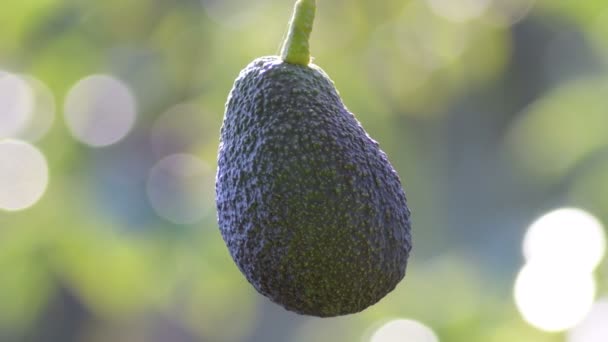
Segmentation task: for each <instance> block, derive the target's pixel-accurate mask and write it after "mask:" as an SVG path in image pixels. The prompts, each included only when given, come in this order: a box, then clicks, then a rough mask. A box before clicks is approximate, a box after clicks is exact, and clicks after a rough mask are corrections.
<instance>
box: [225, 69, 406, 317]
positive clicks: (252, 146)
mask: <svg viewBox="0 0 608 342" xmlns="http://www.w3.org/2000/svg"><path fill="white" fill-rule="evenodd" d="M216 202H217V210H218V221H219V226H220V230H221V233H222V236H223V238H224V241H225V242H226V244H227V246H228V249H229V250H230V254H231V255H232V257H233V259H234V261H235V262H236V264H237V265H238V267H239V268H240V270H241V271H242V273H243V274H244V275H245V276H246V277H247V279H248V280H249V282H250V283H251V284H252V285H253V286H254V287H255V288H256V289H257V290H258V291H259V292H260V293H261V294H263V295H265V296H267V297H268V298H270V299H271V300H272V301H274V302H276V303H278V304H280V305H282V306H283V307H285V308H286V309H287V310H290V311H294V312H297V313H300V314H306V315H313V316H320V317H329V316H338V315H346V314H351V313H355V312H359V311H361V310H363V309H365V308H367V307H368V306H370V305H373V304H375V303H376V302H378V301H379V300H380V299H382V297H384V296H385V295H386V294H387V293H389V292H390V291H392V290H393V289H394V288H395V286H396V285H397V284H398V283H399V281H401V279H402V278H403V277H404V275H405V270H406V265H407V260H408V256H409V253H410V250H411V246H412V244H411V234H410V211H409V209H408V207H407V204H406V199H405V194H404V192H403V189H402V187H401V182H400V180H399V176H398V175H397V173H396V172H395V170H394V169H393V167H392V166H391V164H390V162H389V161H388V159H387V157H386V155H385V154H384V152H382V151H381V150H380V148H379V147H378V143H376V142H375V141H374V140H372V139H371V138H370V137H369V136H368V135H367V133H366V132H365V131H364V129H363V128H362V127H361V125H360V124H359V122H358V121H357V120H356V119H355V117H354V116H353V114H352V113H350V112H349V111H348V110H347V109H346V107H345V106H344V104H343V103H342V100H341V99H340V96H339V95H338V93H337V91H336V89H335V87H334V85H333V82H332V81H331V80H330V78H329V77H328V76H327V75H326V74H325V73H324V72H323V71H322V70H321V69H320V68H318V67H316V66H314V65H312V64H311V65H309V66H300V65H293V64H288V63H285V62H283V61H282V60H281V59H279V58H278V57H262V58H259V59H256V60H255V61H253V62H252V63H251V64H249V65H248V66H247V67H246V68H245V69H244V70H243V71H241V73H240V75H239V77H238V79H237V80H236V81H235V84H234V87H233V89H232V91H231V93H230V96H229V97H228V102H227V104H226V113H225V117H224V123H223V126H222V130H221V141H220V148H219V157H218V172H217V178H216Z"/></svg>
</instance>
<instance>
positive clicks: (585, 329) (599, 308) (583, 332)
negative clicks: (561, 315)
mask: <svg viewBox="0 0 608 342" xmlns="http://www.w3.org/2000/svg"><path fill="white" fill-rule="evenodd" d="M606 341H608V298H604V299H602V300H599V301H597V302H596V303H595V304H594V305H593V308H591V312H589V314H588V315H587V317H586V318H585V319H584V320H583V321H582V322H581V323H580V324H579V325H577V326H576V327H574V328H573V329H572V330H571V331H570V332H569V334H568V342H606Z"/></svg>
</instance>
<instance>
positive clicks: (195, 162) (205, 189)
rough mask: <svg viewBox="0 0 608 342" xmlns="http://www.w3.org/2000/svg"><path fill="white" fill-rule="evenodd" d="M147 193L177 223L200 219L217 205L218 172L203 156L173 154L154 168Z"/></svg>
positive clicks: (151, 171)
mask: <svg viewBox="0 0 608 342" xmlns="http://www.w3.org/2000/svg"><path fill="white" fill-rule="evenodd" d="M147 193H148V199H149V201H150V204H151V205H152V207H153V208H154V210H155V211H156V213H157V214H158V215H159V216H161V217H163V218H165V219H167V220H169V221H170V222H173V223H176V224H192V223H196V222H198V221H200V220H201V219H203V218H204V217H205V216H207V215H208V214H209V213H210V212H211V208H212V207H213V203H214V198H215V197H214V196H215V175H214V174H213V172H212V170H211V168H210V167H209V166H208V165H207V164H206V163H205V162H203V161H202V160H200V159H199V158H197V157H195V156H193V155H189V154H173V155H170V156H168V157H166V158H163V159H161V160H160V161H159V162H158V163H157V164H156V165H155V166H154V167H153V168H152V169H151V170H150V175H149V177H148V183H147Z"/></svg>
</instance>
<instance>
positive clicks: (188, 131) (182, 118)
mask: <svg viewBox="0 0 608 342" xmlns="http://www.w3.org/2000/svg"><path fill="white" fill-rule="evenodd" d="M203 115H204V113H201V110H200V109H199V108H197V107H196V106H194V105H192V104H179V105H176V106H173V107H171V108H170V109H169V110H167V112H166V113H164V114H163V115H161V116H160V117H159V118H158V119H156V121H155V122H154V125H153V126H152V129H151V130H150V145H151V147H152V149H153V151H154V153H155V154H156V156H158V157H164V156H167V155H169V154H173V153H179V152H184V151H190V150H191V149H192V148H193V147H194V146H196V145H197V144H198V143H199V142H200V141H201V140H203V139H204V138H205V137H204V134H202V133H204V127H203V125H204V123H203V120H202V118H203Z"/></svg>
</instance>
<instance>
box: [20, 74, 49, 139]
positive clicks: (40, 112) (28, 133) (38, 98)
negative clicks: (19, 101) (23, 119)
mask: <svg viewBox="0 0 608 342" xmlns="http://www.w3.org/2000/svg"><path fill="white" fill-rule="evenodd" d="M22 78H23V80H24V81H25V82H27V84H28V85H29V87H30V89H31V91H32V95H33V101H32V107H31V115H30V120H29V122H28V124H27V125H26V126H25V127H24V128H23V130H22V131H21V133H20V134H19V138H20V139H23V140H27V141H30V142H36V141H38V140H40V139H42V138H43V137H44V136H45V135H46V133H47V132H48V131H49V129H50V128H51V126H52V125H53V122H54V121H55V111H56V104H55V97H54V95H53V93H52V92H51V90H50V89H49V88H48V87H47V86H46V85H45V84H44V83H43V82H42V81H40V80H38V79H36V78H34V77H32V76H29V75H23V76H22Z"/></svg>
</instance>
